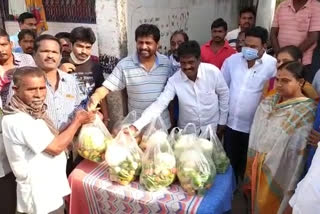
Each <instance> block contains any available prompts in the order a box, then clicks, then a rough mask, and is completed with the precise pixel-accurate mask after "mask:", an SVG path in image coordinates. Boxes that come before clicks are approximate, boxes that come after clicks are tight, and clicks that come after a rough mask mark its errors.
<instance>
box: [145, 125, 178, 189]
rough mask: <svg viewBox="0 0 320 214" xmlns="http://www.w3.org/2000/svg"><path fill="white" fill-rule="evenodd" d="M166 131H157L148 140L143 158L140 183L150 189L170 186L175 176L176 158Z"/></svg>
mask: <svg viewBox="0 0 320 214" xmlns="http://www.w3.org/2000/svg"><path fill="white" fill-rule="evenodd" d="M167 138H168V135H167V133H165V132H164V131H160V130H157V131H155V132H154V133H153V134H152V135H151V136H150V137H149V138H148V141H147V148H146V152H145V153H144V155H143V158H142V171H141V175H140V183H141V184H142V185H143V186H144V187H145V188H146V189H147V190H148V191H157V190H159V189H162V188H165V187H168V186H169V185H170V184H171V183H172V182H173V181H174V178H175V173H176V160H175V157H174V155H173V152H172V149H171V146H170V144H169V141H168V139H167Z"/></svg>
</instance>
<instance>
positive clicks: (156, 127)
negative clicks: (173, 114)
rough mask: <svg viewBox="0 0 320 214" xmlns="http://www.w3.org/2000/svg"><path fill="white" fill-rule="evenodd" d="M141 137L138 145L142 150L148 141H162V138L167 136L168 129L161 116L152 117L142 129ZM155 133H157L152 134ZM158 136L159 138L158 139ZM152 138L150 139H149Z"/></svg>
mask: <svg viewBox="0 0 320 214" xmlns="http://www.w3.org/2000/svg"><path fill="white" fill-rule="evenodd" d="M141 133H142V139H141V142H140V143H139V147H140V148H141V149H142V150H143V151H144V150H145V149H146V148H147V144H148V142H150V141H160V142H161V141H163V140H164V138H166V140H167V138H168V131H167V128H166V125H165V123H164V122H163V120H162V118H161V117H157V118H154V119H152V121H151V122H150V123H149V124H148V125H147V126H146V127H145V128H143V130H142V132H141ZM154 133H157V135H153V134H154ZM158 137H160V138H159V140H158ZM150 138H152V139H151V140H149V139H150Z"/></svg>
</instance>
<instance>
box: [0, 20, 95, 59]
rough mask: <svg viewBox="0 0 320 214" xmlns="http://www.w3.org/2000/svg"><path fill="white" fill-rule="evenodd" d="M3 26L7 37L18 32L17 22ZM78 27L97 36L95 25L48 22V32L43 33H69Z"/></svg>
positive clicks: (7, 22)
mask: <svg viewBox="0 0 320 214" xmlns="http://www.w3.org/2000/svg"><path fill="white" fill-rule="evenodd" d="M5 25H6V30H7V32H8V33H9V35H12V34H15V33H16V32H17V31H18V30H19V25H18V22H13V21H6V22H5ZM79 26H84V27H91V28H92V30H93V31H94V32H95V34H96V36H97V25H95V24H82V23H61V22H48V29H49V30H48V31H46V32H44V33H49V34H52V35H55V34H56V33H58V32H62V31H66V32H70V31H71V30H72V29H73V28H75V27H79ZM98 43H99V40H98V41H97V42H96V43H95V44H94V45H93V54H94V55H96V56H99V51H98Z"/></svg>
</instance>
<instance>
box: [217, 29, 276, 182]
mask: <svg viewBox="0 0 320 214" xmlns="http://www.w3.org/2000/svg"><path fill="white" fill-rule="evenodd" d="M267 39H268V31H267V30H266V29H264V28H262V27H254V28H251V29H250V30H248V31H247V32H246V37H245V45H244V47H242V52H241V53H237V54H234V55H232V56H231V57H229V58H228V59H226V60H225V62H224V64H223V66H222V68H221V71H222V74H223V76H224V78H225V80H226V82H227V84H228V86H229V89H230V101H229V116H228V121H227V129H226V133H225V138H224V147H225V150H226V153H227V155H228V157H229V158H230V161H231V164H232V167H233V169H234V171H235V175H236V178H237V179H238V177H240V178H243V174H244V170H245V168H246V160H247V150H248V141H249V133H250V128H251V124H252V121H253V117H254V114H255V112H256V109H257V107H258V105H259V101H260V98H261V94H262V91H263V86H264V84H265V82H266V81H268V80H269V79H270V78H271V77H274V76H275V75H276V62H277V61H276V59H275V58H274V57H272V56H270V55H268V54H266V52H265V49H266V42H267Z"/></svg>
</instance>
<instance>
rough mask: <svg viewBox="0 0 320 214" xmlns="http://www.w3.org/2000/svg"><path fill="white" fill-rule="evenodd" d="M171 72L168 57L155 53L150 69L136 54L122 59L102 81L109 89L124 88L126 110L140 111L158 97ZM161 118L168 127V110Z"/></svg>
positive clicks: (138, 112)
mask: <svg viewBox="0 0 320 214" xmlns="http://www.w3.org/2000/svg"><path fill="white" fill-rule="evenodd" d="M171 74H172V71H171V64H170V61H169V59H168V57H166V56H164V55H161V54H159V53H157V57H156V62H155V64H154V66H153V67H152V69H151V70H150V71H146V69H145V68H144V67H143V65H142V64H140V62H139V59H138V56H137V54H134V55H132V56H128V57H126V58H124V59H122V60H121V61H120V62H119V63H118V64H117V66H116V67H115V68H114V70H113V71H112V73H111V74H110V75H109V76H108V78H107V79H106V80H105V81H104V83H103V86H105V87H106V88H108V89H109V90H110V91H118V90H122V89H124V88H126V89H127V93H128V110H129V112H130V111H136V112H137V116H138V117H140V116H141V114H142V112H143V111H144V110H145V109H146V108H147V107H148V106H149V105H151V104H152V103H153V102H154V101H156V99H157V98H158V97H159V95H160V94H161V92H162V91H163V89H164V87H165V85H166V83H167V80H168V78H169V77H170V75H171ZM161 116H162V119H163V120H164V121H165V123H166V125H167V127H168V128H169V127H170V118H169V112H168V110H166V111H164V112H163V113H162V115H161Z"/></svg>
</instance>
